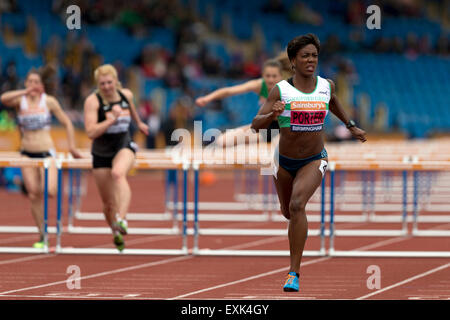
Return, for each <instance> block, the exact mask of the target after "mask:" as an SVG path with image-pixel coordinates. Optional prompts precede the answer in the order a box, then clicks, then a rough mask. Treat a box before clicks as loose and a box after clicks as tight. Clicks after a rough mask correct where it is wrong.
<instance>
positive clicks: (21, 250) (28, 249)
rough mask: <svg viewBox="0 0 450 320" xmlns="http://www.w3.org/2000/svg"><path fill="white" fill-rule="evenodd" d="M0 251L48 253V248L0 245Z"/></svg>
mask: <svg viewBox="0 0 450 320" xmlns="http://www.w3.org/2000/svg"><path fill="white" fill-rule="evenodd" d="M0 253H37V254H39V253H50V252H49V249H48V248H41V249H37V248H26V247H0Z"/></svg>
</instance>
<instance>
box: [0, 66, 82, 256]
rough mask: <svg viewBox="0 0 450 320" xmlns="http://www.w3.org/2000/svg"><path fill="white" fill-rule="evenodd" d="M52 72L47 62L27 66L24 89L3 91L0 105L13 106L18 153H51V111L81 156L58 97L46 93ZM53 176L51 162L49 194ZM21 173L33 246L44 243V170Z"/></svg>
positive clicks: (37, 155) (46, 155)
mask: <svg viewBox="0 0 450 320" xmlns="http://www.w3.org/2000/svg"><path fill="white" fill-rule="evenodd" d="M53 73H54V70H53V69H52V68H51V67H48V66H47V67H44V68H41V69H39V70H31V71H30V72H28V75H27V76H26V79H25V89H22V90H12V91H7V92H5V93H3V94H2V96H1V101H2V103H3V104H4V105H6V106H9V107H14V108H17V113H18V117H17V119H18V124H19V128H20V131H21V151H20V153H21V154H22V157H27V158H52V157H53V156H54V154H55V150H54V144H53V140H52V137H51V135H50V130H49V129H50V123H51V116H52V114H53V115H54V116H55V117H56V118H57V119H58V121H59V122H60V123H61V124H62V125H63V126H64V127H65V128H66V133H67V142H68V147H69V151H70V153H71V154H72V156H73V157H74V158H80V157H81V155H80V153H79V152H78V150H77V149H76V147H75V135H74V129H73V125H72V122H71V121H70V119H69V117H68V116H67V115H66V113H65V112H64V111H63V109H62V108H61V106H60V104H59V102H58V100H56V99H55V97H54V96H51V95H49V94H46V92H47V91H48V85H47V84H48V79H49V78H50V77H51V76H52V75H53ZM56 176H57V171H56V167H55V165H54V163H53V162H52V163H51V166H50V168H49V175H48V194H49V196H54V195H55V193H56V180H57V179H56ZM22 177H23V181H24V185H25V189H26V191H27V195H28V198H29V199H30V201H31V213H32V215H33V218H34V220H35V223H36V226H37V227H38V229H39V234H40V238H39V241H38V242H36V243H34V244H33V247H35V248H43V247H44V245H45V244H44V237H43V232H44V229H43V217H44V208H43V201H44V198H43V193H44V172H43V169H42V168H41V169H40V168H22Z"/></svg>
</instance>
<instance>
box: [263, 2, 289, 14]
mask: <svg viewBox="0 0 450 320" xmlns="http://www.w3.org/2000/svg"><path fill="white" fill-rule="evenodd" d="M262 11H263V12H264V13H282V14H284V13H286V8H285V7H284V5H283V1H282V0H266V4H265V5H264V6H263V8H262Z"/></svg>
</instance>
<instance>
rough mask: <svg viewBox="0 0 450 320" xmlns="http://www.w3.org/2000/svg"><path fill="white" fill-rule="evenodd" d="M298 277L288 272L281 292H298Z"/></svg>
mask: <svg viewBox="0 0 450 320" xmlns="http://www.w3.org/2000/svg"><path fill="white" fill-rule="evenodd" d="M298 282H299V281H298V276H297V273H295V272H289V273H288V276H287V278H286V282H285V283H284V287H283V291H286V292H296V291H298V290H299V283H298Z"/></svg>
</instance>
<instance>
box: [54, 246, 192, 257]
mask: <svg viewBox="0 0 450 320" xmlns="http://www.w3.org/2000/svg"><path fill="white" fill-rule="evenodd" d="M56 253H58V254H87V255H89V254H96V255H97V254H104V255H163V256H166V255H172V256H173V255H187V254H188V253H189V252H188V250H187V248H182V249H127V248H125V249H123V251H121V252H120V251H118V250H117V249H115V248H69V247H62V248H58V250H57V251H56Z"/></svg>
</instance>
